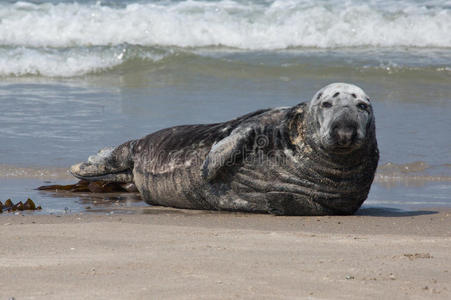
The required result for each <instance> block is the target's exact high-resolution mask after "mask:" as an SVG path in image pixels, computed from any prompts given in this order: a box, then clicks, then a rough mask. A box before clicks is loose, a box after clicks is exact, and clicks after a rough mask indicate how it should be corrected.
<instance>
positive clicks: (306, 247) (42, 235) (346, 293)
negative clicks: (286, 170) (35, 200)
mask: <svg viewBox="0 0 451 300" xmlns="http://www.w3.org/2000/svg"><path fill="white" fill-rule="evenodd" d="M137 210H138V211H137V212H138V214H118V213H116V214H113V215H99V214H87V213H84V214H72V215H61V216H56V215H26V216H21V215H12V214H3V215H0V236H1V238H2V244H1V247H0V278H1V279H2V288H1V289H0V299H8V298H9V297H15V299H127V298H128V299H235V298H236V299H299V298H308V299H363V298H373V299H376V298H377V299H380V298H383V297H385V298H387V299H425V298H428V299H429V298H431V299H449V297H451V252H450V251H449V249H451V210H435V209H430V210H429V209H428V210H422V211H410V212H406V211H397V210H390V209H385V208H366V209H362V210H360V211H359V215H356V216H345V217H329V216H326V217H275V216H269V215H249V214H239V213H212V212H203V211H188V210H177V209H169V208H161V207H149V208H144V209H143V208H137Z"/></svg>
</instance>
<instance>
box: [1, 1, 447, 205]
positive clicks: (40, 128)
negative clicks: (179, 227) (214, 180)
mask: <svg viewBox="0 0 451 300" xmlns="http://www.w3.org/2000/svg"><path fill="white" fill-rule="evenodd" d="M450 33H451V1H438V0H436V1H414V0H401V1H394V0H392V1H388V0H381V1H375V0H373V1H363V0H354V1H336V0H322V1H314V0H283V1H282V0H279V1H277V0H276V1H274V0H267V1H264V0H247V1H244V0H240V1H238V0H235V1H232V0H222V1H206V0H203V1H193V0H190V1H169V0H166V1H150V0H142V1H132V0H123V1H119V0H117V1H114V0H111V1H80V0H78V1H61V0H52V1H49V0H47V1H44V0H35V1H2V2H1V3H0V104H1V109H0V191H1V193H0V201H3V200H6V199H7V198H12V199H13V200H14V201H21V200H22V201H23V200H26V198H27V197H31V198H32V199H33V200H35V201H36V202H39V204H41V205H42V206H43V208H44V210H43V212H42V213H57V212H67V211H72V212H76V211H84V210H85V209H86V207H88V206H89V207H91V208H99V211H102V212H103V211H105V210H108V209H113V207H114V206H115V205H116V206H118V207H121V208H123V207H125V208H127V207H136V206H140V205H142V206H145V205H144V204H143V203H142V202H139V201H138V202H137V201H136V199H134V198H133V197H132V198H133V200H130V197H129V196H120V195H119V196H117V195H116V196H114V195H105V196H101V195H100V196H99V195H97V196H95V197H94V196H93V197H91V198H90V197H89V196H87V195H81V196H76V195H64V194H61V193H60V194H55V193H45V192H38V191H36V190H34V188H36V187H37V186H39V185H42V184H46V183H48V182H52V183H68V182H75V180H74V179H72V178H71V177H70V175H69V174H68V173H67V168H68V167H69V166H70V165H71V164H74V163H77V162H80V161H83V160H85V159H86V158H87V157H88V156H89V155H91V154H93V153H95V152H97V150H99V149H100V148H103V147H105V146H114V145H118V144H120V143H122V142H124V141H126V140H129V139H133V138H138V137H141V136H144V135H146V134H148V133H150V132H153V131H155V130H158V129H161V128H165V127H168V126H173V125H180V124H193V123H209V122H217V121H223V120H224V121H225V120H228V119H231V118H234V117H236V116H239V115H242V114H245V113H247V112H250V111H252V110H256V109H260V108H266V107H277V106H287V105H295V104H297V103H299V102H301V101H308V100H310V98H311V97H312V96H313V94H314V93H315V92H316V91H317V90H318V89H319V88H321V87H322V86H324V85H326V84H328V83H331V82H336V81H341V82H350V83H354V84H357V85H359V86H361V87H362V88H363V89H364V90H365V91H366V92H367V93H368V94H369V96H370V98H371V99H372V102H373V106H374V109H375V114H376V124H377V137H378V142H379V148H380V151H381V161H380V165H379V169H378V173H377V176H376V180H375V183H374V185H373V187H372V190H371V192H370V195H369V198H368V200H367V202H365V205H366V206H378V207H382V206H383V207H393V208H401V209H408V208H412V207H413V208H418V207H441V206H445V207H450V206H451V34H450ZM101 199H103V200H104V201H101ZM124 199H125V200H124Z"/></svg>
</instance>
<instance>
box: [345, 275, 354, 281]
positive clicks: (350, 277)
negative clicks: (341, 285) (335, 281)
mask: <svg viewBox="0 0 451 300" xmlns="http://www.w3.org/2000/svg"><path fill="white" fill-rule="evenodd" d="M352 279H354V276H352V275H346V280H352Z"/></svg>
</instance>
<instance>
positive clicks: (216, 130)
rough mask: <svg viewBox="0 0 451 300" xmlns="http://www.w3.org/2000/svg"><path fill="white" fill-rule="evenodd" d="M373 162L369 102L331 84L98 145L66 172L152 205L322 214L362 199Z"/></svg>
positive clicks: (349, 208)
mask: <svg viewBox="0 0 451 300" xmlns="http://www.w3.org/2000/svg"><path fill="white" fill-rule="evenodd" d="M378 160H379V151H378V148H377V141H376V130H375V120H374V115H373V109H372V106H371V103H370V99H369V98H368V96H367V95H366V94H365V92H364V91H363V90H362V89H360V88H359V87H357V86H355V85H352V84H346V83H333V84H330V85H327V86H326V87H324V88H322V89H321V90H319V91H318V92H317V93H316V94H315V95H314V97H313V98H312V100H311V101H310V102H307V103H300V104H298V105H295V106H293V107H282V108H274V109H263V110H258V111H256V112H252V113H249V114H246V115H244V116H241V117H238V118H236V119H233V120H231V121H227V122H223V123H215V124H202V125H184V126H176V127H172V128H167V129H163V130H160V131H157V132H154V133H152V134H150V135H147V136H145V137H144V138H142V139H137V140H131V141H128V142H126V143H124V144H122V145H120V146H118V147H116V148H105V149H102V150H101V151H100V152H99V153H98V154H97V155H93V156H91V157H89V159H88V161H87V162H83V163H79V164H76V165H74V166H72V167H71V169H70V172H71V173H72V174H73V175H74V176H75V177H77V178H80V179H83V180H90V181H98V180H102V181H108V182H121V183H134V184H135V185H136V188H137V189H138V190H139V192H140V194H141V196H142V198H143V199H144V200H145V201H146V202H147V203H149V204H151V205H163V206H171V207H176V208H189V209H208V210H231V211H245V212H257V213H271V214H276V215H328V214H353V213H354V212H355V211H356V210H357V209H358V208H359V207H360V206H361V204H362V203H363V201H365V199H366V198H367V195H368V192H369V190H370V187H371V184H372V181H373V179H374V174H375V171H376V167H377V163H378Z"/></svg>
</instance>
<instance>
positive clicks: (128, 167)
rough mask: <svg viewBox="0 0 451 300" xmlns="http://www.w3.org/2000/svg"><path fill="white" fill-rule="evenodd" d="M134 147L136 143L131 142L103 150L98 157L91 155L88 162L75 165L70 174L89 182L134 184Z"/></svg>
mask: <svg viewBox="0 0 451 300" xmlns="http://www.w3.org/2000/svg"><path fill="white" fill-rule="evenodd" d="M133 145H134V141H130V142H127V143H124V144H122V145H120V146H119V147H117V148H113V147H108V148H103V149H102V150H100V151H99V152H98V153H97V154H96V155H91V156H90V157H89V158H88V161H87V162H83V163H79V164H76V165H73V166H72V167H71V168H70V172H71V174H72V175H74V176H75V177H77V178H79V179H83V180H88V181H99V180H101V181H109V182H124V183H125V182H133V174H132V170H133V160H132V157H131V153H132V151H131V150H132V149H131V148H132V147H133Z"/></svg>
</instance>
